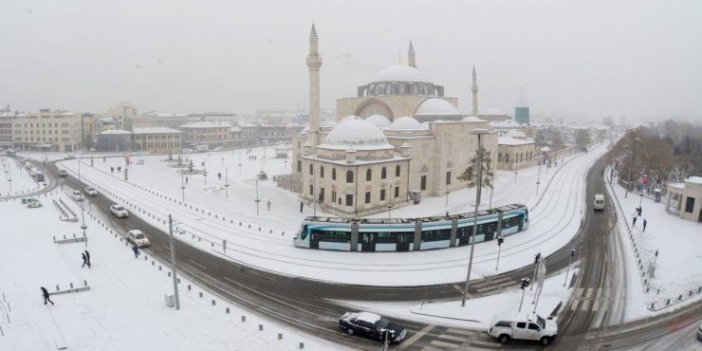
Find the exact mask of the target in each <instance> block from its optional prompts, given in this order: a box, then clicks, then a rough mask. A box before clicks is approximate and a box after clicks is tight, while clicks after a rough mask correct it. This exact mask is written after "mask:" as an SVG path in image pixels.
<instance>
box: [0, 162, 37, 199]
mask: <svg viewBox="0 0 702 351" xmlns="http://www.w3.org/2000/svg"><path fill="white" fill-rule="evenodd" d="M0 169H1V170H2V171H1V172H2V174H0V198H3V197H8V196H14V195H22V194H27V193H30V192H34V191H37V190H40V189H41V187H42V186H41V185H39V184H38V183H37V182H35V181H34V179H33V178H32V177H30V176H29V173H27V170H25V169H24V167H23V166H22V162H21V160H20V159H19V158H13V157H7V156H0Z"/></svg>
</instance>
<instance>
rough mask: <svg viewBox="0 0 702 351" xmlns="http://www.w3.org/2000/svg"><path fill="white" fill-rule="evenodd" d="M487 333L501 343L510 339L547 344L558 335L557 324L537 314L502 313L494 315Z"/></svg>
mask: <svg viewBox="0 0 702 351" xmlns="http://www.w3.org/2000/svg"><path fill="white" fill-rule="evenodd" d="M488 334H489V335H490V336H492V337H495V338H497V340H498V341H499V342H501V343H503V344H504V343H507V342H509V341H510V340H533V341H538V342H539V343H540V344H541V345H543V346H547V345H549V344H551V343H552V342H553V340H554V339H555V338H556V336H557V335H558V325H557V324H556V322H554V321H552V320H547V319H545V318H543V317H541V316H539V315H538V314H529V313H524V314H521V313H503V314H498V315H497V316H495V318H494V319H493V321H492V323H491V324H490V329H488Z"/></svg>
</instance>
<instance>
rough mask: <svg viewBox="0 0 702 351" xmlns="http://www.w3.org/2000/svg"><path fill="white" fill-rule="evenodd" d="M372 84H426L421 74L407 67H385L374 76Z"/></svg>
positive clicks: (399, 65)
mask: <svg viewBox="0 0 702 351" xmlns="http://www.w3.org/2000/svg"><path fill="white" fill-rule="evenodd" d="M373 81H374V82H388V81H390V82H428V81H427V79H426V78H424V75H423V74H422V72H420V71H419V70H418V69H416V68H414V67H410V66H408V65H401V64H398V65H393V66H390V67H386V68H384V69H383V70H381V71H380V72H378V73H377V74H376V75H375V78H374V80H373Z"/></svg>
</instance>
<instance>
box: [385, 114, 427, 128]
mask: <svg viewBox="0 0 702 351" xmlns="http://www.w3.org/2000/svg"><path fill="white" fill-rule="evenodd" d="M387 129H388V130H425V129H427V128H426V127H423V126H422V124H421V123H419V121H417V120H416V119H414V118H412V117H407V116H405V117H400V118H398V119H396V120H394V121H392V124H390V125H389V126H388V127H387Z"/></svg>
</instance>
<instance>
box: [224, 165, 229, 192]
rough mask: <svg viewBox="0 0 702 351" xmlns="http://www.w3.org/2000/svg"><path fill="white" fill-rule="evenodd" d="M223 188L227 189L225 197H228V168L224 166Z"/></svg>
mask: <svg viewBox="0 0 702 351" xmlns="http://www.w3.org/2000/svg"><path fill="white" fill-rule="evenodd" d="M224 189H226V191H227V199H228V198H229V168H228V167H227V168H224Z"/></svg>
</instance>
